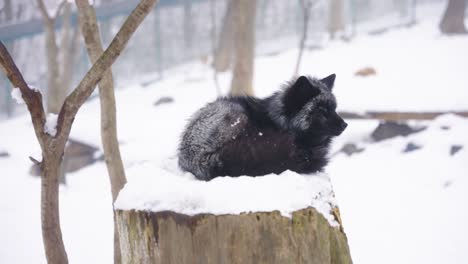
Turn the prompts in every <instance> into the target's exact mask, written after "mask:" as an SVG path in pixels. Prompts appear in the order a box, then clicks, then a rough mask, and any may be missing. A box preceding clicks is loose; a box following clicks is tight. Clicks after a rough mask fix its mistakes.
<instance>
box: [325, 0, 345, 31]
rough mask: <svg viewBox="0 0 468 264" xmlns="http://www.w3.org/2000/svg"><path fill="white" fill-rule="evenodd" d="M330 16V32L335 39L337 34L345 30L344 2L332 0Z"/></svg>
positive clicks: (342, 0)
mask: <svg viewBox="0 0 468 264" xmlns="http://www.w3.org/2000/svg"><path fill="white" fill-rule="evenodd" d="M329 3H330V7H329V16H328V32H329V33H330V38H331V39H334V38H335V35H336V33H337V32H339V31H342V30H344V28H345V21H344V0H330V2H329Z"/></svg>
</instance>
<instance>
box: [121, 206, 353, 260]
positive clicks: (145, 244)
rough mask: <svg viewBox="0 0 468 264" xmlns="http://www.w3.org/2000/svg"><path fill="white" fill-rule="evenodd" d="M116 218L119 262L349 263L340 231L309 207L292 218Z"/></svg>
mask: <svg viewBox="0 0 468 264" xmlns="http://www.w3.org/2000/svg"><path fill="white" fill-rule="evenodd" d="M116 217H117V225H118V229H119V234H120V243H121V244H120V245H121V250H122V262H123V263H154V264H159V263H164V264H170V263H172V264H179V263H181V264H182V263H184V264H185V263H203V264H209V263H215V264H220V263H239V264H249V263H252V264H258V263H268V264H275V263H288V264H289V263H317V264H338V263H339V264H341V263H343V264H344V263H352V260H351V256H350V252H349V247H348V242H347V238H346V235H345V233H344V232H343V229H342V228H341V227H333V226H331V225H330V224H329V222H328V221H327V220H326V219H325V218H324V217H323V215H322V214H320V213H318V212H317V211H316V210H315V209H314V208H311V207H309V208H306V209H302V210H298V211H295V212H294V213H293V214H292V217H291V218H288V217H284V216H282V215H281V214H280V213H279V212H278V211H273V212H256V213H244V214H240V215H213V214H200V215H195V216H187V215H183V214H178V213H175V212H170V211H166V212H145V211H122V210H117V211H116ZM338 220H339V219H338Z"/></svg>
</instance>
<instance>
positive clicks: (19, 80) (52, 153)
mask: <svg viewBox="0 0 468 264" xmlns="http://www.w3.org/2000/svg"><path fill="white" fill-rule="evenodd" d="M155 4H156V0H141V2H140V3H139V4H138V6H137V7H136V8H135V9H134V10H133V12H132V13H131V14H130V16H129V17H128V18H127V20H126V21H125V23H124V24H123V26H122V27H121V29H120V30H119V32H118V33H117V35H116V36H115V37H114V39H113V41H112V42H111V44H110V45H109V47H108V48H107V49H106V51H104V53H102V55H101V56H100V57H99V59H98V60H97V61H96V63H94V64H93V66H92V67H91V69H90V70H89V71H88V72H87V73H86V75H85V76H84V78H83V79H82V80H81V82H80V83H79V84H78V86H77V87H76V88H75V89H74V90H73V92H72V93H71V94H70V95H68V96H67V97H66V99H65V101H64V103H63V105H62V107H61V108H60V112H59V115H58V118H57V120H56V125H55V124H54V120H51V119H49V120H47V119H46V114H45V111H44V108H43V102H42V95H41V93H40V92H39V91H37V90H35V89H31V87H29V86H28V84H27V83H26V81H25V80H24V78H23V76H22V74H21V73H20V71H19V70H18V68H17V66H16V64H15V63H14V61H13V59H12V58H11V56H10V54H9V53H8V50H7V49H6V48H5V46H4V45H3V43H1V42H0V64H1V65H2V70H3V71H4V72H5V75H6V76H7V77H8V79H9V80H10V82H11V83H12V84H13V87H17V88H14V89H19V91H20V93H21V97H22V98H23V100H24V101H25V103H26V106H27V108H28V111H29V113H30V115H31V120H32V123H33V127H34V131H35V134H36V137H37V139H38V141H39V144H40V146H41V151H42V161H41V162H38V161H36V162H37V163H38V165H39V166H40V168H41V171H42V177H41V220H42V238H43V242H44V248H45V253H46V257H47V261H48V263H60V264H62V263H68V257H67V253H66V251H65V247H64V244H63V240H62V231H61V228H60V217H59V196H58V192H59V168H60V163H61V160H62V157H63V153H64V149H65V144H66V143H67V140H68V137H69V135H70V131H71V127H72V125H73V121H74V119H75V116H76V114H77V112H78V110H79V108H80V107H81V106H82V105H83V104H84V102H85V101H86V99H87V98H88V97H89V96H90V95H91V93H92V92H93V91H94V89H95V87H96V85H97V83H98V82H99V80H100V79H101V78H102V76H103V74H104V73H105V72H106V70H107V69H108V68H109V67H110V66H111V65H112V64H113V63H114V62H115V60H116V59H117V57H118V56H119V55H120V53H121V52H122V50H123V49H124V47H125V46H126V44H127V42H128V40H129V39H130V37H131V36H132V34H133V33H134V32H135V30H136V29H137V27H138V26H139V25H140V23H141V22H142V21H143V19H144V18H145V17H146V15H147V14H148V13H149V11H151V10H152V8H153V7H154V5H155Z"/></svg>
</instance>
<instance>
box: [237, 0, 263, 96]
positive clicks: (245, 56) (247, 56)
mask: <svg viewBox="0 0 468 264" xmlns="http://www.w3.org/2000/svg"><path fill="white" fill-rule="evenodd" d="M232 1H237V9H236V10H235V11H234V22H235V27H234V32H235V33H234V44H235V49H236V53H235V54H236V55H235V66H234V73H233V77H232V82H231V95H253V87H252V81H253V70H254V55H255V54H254V53H255V13H256V7H257V1H256V0H232Z"/></svg>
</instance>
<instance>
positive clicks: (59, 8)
mask: <svg viewBox="0 0 468 264" xmlns="http://www.w3.org/2000/svg"><path fill="white" fill-rule="evenodd" d="M67 2H68V1H67V0H63V1H62V2H61V3H60V4H59V6H58V7H57V10H55V15H54V19H56V18H57V17H58V16H59V15H60V12H61V11H62V8H63V7H64V6H65V4H67Z"/></svg>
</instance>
